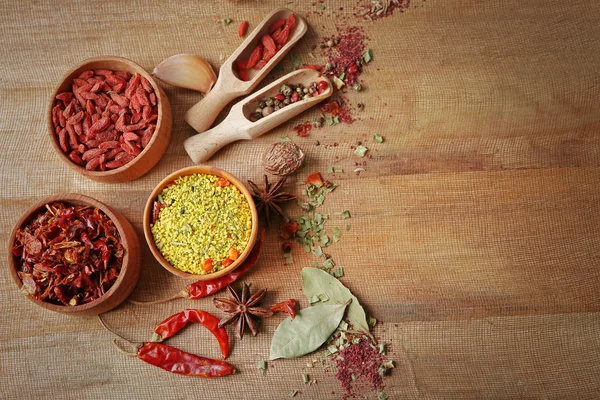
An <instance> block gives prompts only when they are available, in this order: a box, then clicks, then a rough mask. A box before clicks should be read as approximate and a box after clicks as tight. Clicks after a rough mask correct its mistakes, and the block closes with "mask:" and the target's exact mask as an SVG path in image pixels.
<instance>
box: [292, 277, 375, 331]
mask: <svg viewBox="0 0 600 400" xmlns="http://www.w3.org/2000/svg"><path fill="white" fill-rule="evenodd" d="M302 287H303V290H304V294H305V295H306V296H307V297H308V298H311V297H312V296H314V295H317V296H318V295H319V294H322V293H324V294H327V296H329V298H330V299H331V301H333V302H334V303H338V304H343V303H345V302H346V301H348V300H349V299H351V300H352V303H350V306H348V313H347V316H348V321H349V322H350V323H351V324H352V326H353V327H354V329H355V330H358V331H363V332H367V333H369V325H368V324H367V317H366V314H365V310H364V309H363V308H362V306H361V305H360V303H359V301H358V299H357V298H356V297H355V296H354V295H353V294H352V293H351V292H350V290H348V288H346V287H345V286H344V285H343V284H342V283H341V282H340V281H339V280H337V279H336V278H334V277H333V276H331V275H329V274H328V273H327V272H325V271H322V270H320V269H317V268H303V269H302ZM311 308H313V307H311ZM338 324H339V321H338ZM336 326H337V325H336Z"/></svg>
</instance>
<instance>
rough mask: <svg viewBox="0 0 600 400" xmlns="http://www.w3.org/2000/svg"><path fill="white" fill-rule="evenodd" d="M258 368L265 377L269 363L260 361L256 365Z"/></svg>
mask: <svg viewBox="0 0 600 400" xmlns="http://www.w3.org/2000/svg"><path fill="white" fill-rule="evenodd" d="M256 368H258V369H259V370H260V372H261V373H262V374H263V376H265V375H267V362H266V361H264V360H260V361H259V362H257V363H256Z"/></svg>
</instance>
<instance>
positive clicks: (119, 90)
mask: <svg viewBox="0 0 600 400" xmlns="http://www.w3.org/2000/svg"><path fill="white" fill-rule="evenodd" d="M51 115H52V126H53V127H54V132H55V134H56V136H57V138H58V144H59V147H60V149H61V150H62V151H63V153H65V154H66V155H67V156H68V157H69V159H70V160H71V161H72V162H73V163H75V164H77V165H79V166H82V167H85V168H86V169H87V170H90V171H106V170H111V169H116V168H121V167H123V166H124V165H126V164H127V163H129V162H131V161H132V160H133V159H134V158H135V157H137V156H138V155H140V154H141V153H142V151H143V150H144V149H145V148H146V147H147V146H148V144H149V143H150V141H151V140H152V137H153V135H154V130H155V128H156V122H155V121H156V120H157V119H158V97H157V95H156V93H155V92H154V88H153V87H152V84H151V83H150V82H149V81H148V80H147V79H146V78H144V77H143V76H141V75H139V74H137V73H136V74H133V75H132V74H130V73H129V72H125V71H112V70H107V69H97V70H95V71H84V72H82V73H81V74H80V75H79V76H78V77H77V78H75V79H73V83H72V85H71V90H70V91H66V92H63V93H59V94H58V95H56V98H55V102H54V106H53V108H52V112H51Z"/></svg>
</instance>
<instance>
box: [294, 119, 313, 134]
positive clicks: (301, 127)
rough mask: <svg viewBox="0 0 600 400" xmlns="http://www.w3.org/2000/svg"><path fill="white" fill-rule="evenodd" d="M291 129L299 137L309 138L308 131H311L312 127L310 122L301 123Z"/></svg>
mask: <svg viewBox="0 0 600 400" xmlns="http://www.w3.org/2000/svg"><path fill="white" fill-rule="evenodd" d="M293 129H294V132H296V135H298V136H300V137H307V136H309V134H310V131H311V130H312V125H311V123H310V122H303V123H300V124H298V125H296V126H295V127H294V128H293Z"/></svg>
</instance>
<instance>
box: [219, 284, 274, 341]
mask: <svg viewBox="0 0 600 400" xmlns="http://www.w3.org/2000/svg"><path fill="white" fill-rule="evenodd" d="M227 290H228V291H229V298H228V299H224V298H215V299H213V304H214V305H215V307H217V308H218V309H219V310H221V311H224V312H225V314H227V316H226V317H225V318H223V319H221V320H220V321H219V328H222V327H224V326H225V325H229V324H231V323H233V322H235V321H237V326H236V330H237V331H236V333H237V337H238V338H240V339H241V338H242V337H243V336H244V330H245V329H246V325H248V327H249V328H250V332H252V336H256V335H257V334H258V322H257V321H256V320H255V319H254V317H261V318H266V317H270V316H271V315H273V311H271V310H268V309H266V308H262V307H256V305H257V304H258V303H260V301H261V300H262V298H263V297H265V294H266V293H267V289H262V290H259V291H258V292H256V293H254V294H253V295H252V296H249V295H250V286H249V285H248V284H246V283H244V286H243V287H242V294H241V296H239V295H238V294H237V293H236V291H235V290H234V289H233V288H232V287H231V286H227Z"/></svg>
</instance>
